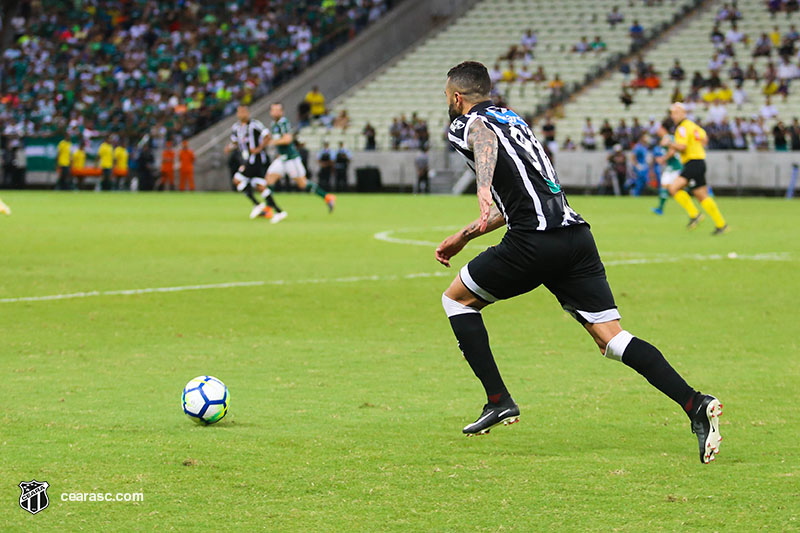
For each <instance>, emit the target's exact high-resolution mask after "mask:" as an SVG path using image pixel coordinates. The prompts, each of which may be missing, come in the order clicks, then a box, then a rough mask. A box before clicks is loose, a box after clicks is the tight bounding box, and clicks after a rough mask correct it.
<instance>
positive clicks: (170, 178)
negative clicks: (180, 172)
mask: <svg viewBox="0 0 800 533" xmlns="http://www.w3.org/2000/svg"><path fill="white" fill-rule="evenodd" d="M167 185H169V189H170V190H171V191H174V190H175V150H173V149H172V141H167V143H166V145H165V146H164V151H163V152H161V179H159V180H158V186H157V188H158V189H163V190H166V189H167Z"/></svg>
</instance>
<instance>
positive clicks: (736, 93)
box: [733, 83, 747, 109]
mask: <svg viewBox="0 0 800 533" xmlns="http://www.w3.org/2000/svg"><path fill="white" fill-rule="evenodd" d="M746 101H747V91H745V90H744V87H742V85H741V84H739V83H737V84H736V87H735V88H734V89H733V103H734V104H735V105H736V109H741V108H742V104H744V103H745V102H746Z"/></svg>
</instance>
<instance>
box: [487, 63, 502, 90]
mask: <svg viewBox="0 0 800 533" xmlns="http://www.w3.org/2000/svg"><path fill="white" fill-rule="evenodd" d="M502 77H503V71H502V69H501V68H500V63H495V64H494V67H492V70H490V71H489V79H490V80H492V85H495V84H497V82H498V81H500V78H502Z"/></svg>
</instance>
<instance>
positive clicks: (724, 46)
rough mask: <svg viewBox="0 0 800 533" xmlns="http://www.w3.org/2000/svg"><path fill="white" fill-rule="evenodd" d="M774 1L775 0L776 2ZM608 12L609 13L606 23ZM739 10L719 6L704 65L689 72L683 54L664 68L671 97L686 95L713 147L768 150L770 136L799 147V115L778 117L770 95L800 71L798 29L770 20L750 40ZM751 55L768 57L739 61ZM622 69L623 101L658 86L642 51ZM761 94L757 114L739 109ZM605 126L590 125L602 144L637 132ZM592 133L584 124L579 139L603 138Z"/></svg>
mask: <svg viewBox="0 0 800 533" xmlns="http://www.w3.org/2000/svg"><path fill="white" fill-rule="evenodd" d="M766 4H767V6H768V7H769V8H770V10H771V11H773V14H774V13H775V12H778V11H785V12H786V13H787V16H789V15H791V13H792V12H793V11H794V8H792V7H791V5H788V4H787V2H766ZM779 4H780V7H779V8H776V7H777V6H778V5H779ZM612 13H613V12H612ZM612 13H609V23H611V15H612ZM742 18H743V15H742V12H741V10H740V9H739V7H738V6H737V3H736V2H735V1H733V2H731V3H726V4H723V5H722V6H721V7H720V8H719V10H718V11H717V13H716V16H715V20H714V26H713V28H712V29H711V33H710V35H709V39H710V41H711V43H712V44H713V46H714V51H713V53H712V55H711V57H710V58H709V62H708V70H707V71H706V72H705V74H704V73H703V72H701V71H695V72H693V73H692V75H691V76H688V74H687V72H686V71H685V69H684V68H683V65H682V64H681V61H680V59H678V58H676V59H675V60H674V62H673V65H672V66H671V67H670V68H669V70H668V72H667V74H666V76H667V77H668V79H669V81H670V82H671V83H672V84H673V87H672V90H671V93H670V98H669V101H670V102H684V104H685V105H686V108H687V111H688V113H689V116H690V118H692V119H694V120H696V121H698V122H701V124H702V125H703V126H704V128H705V129H706V130H707V132H708V134H709V147H710V148H711V149H721V150H726V149H730V150H737V149H738V150H744V149H753V150H766V149H768V147H769V145H770V140H771V141H772V142H771V144H772V146H774V148H775V149H776V150H786V149H796V148H793V147H795V146H797V144H798V143H797V142H796V141H797V135H798V131H797V126H796V119H793V120H792V123H791V124H790V123H789V121H788V120H787V119H785V118H784V119H783V120H781V117H780V116H779V113H778V110H777V108H776V106H775V105H774V103H773V100H774V99H775V98H776V97H780V98H782V100H783V101H784V102H785V101H786V100H787V97H788V96H789V92H790V87H791V86H792V82H793V80H797V79H798V78H800V53H798V50H797V49H798V45H800V32H798V30H797V27H796V25H794V24H790V25H789V27H788V29H787V30H786V31H785V32H783V33H781V32H780V31H779V28H778V26H775V27H774V28H773V29H772V31H770V32H765V33H762V34H761V35H760V36H759V37H758V39H756V40H754V41H753V40H751V39H750V37H749V36H748V35H746V34H744V33H743V32H742V31H740V29H739V25H738V22H739V21H741V20H742ZM737 52H738V54H737ZM748 55H749V56H750V57H762V56H763V57H768V58H770V60H769V61H767V62H766V64H765V65H763V67H762V68H758V67H757V66H756V62H755V61H752V59H751V60H750V61H744V58H746V57H747V56H748ZM773 57H775V60H774V61H773V60H772V58H773ZM740 60H742V62H741V63H740ZM745 64H747V66H744V65H745ZM620 72H622V73H623V74H624V79H625V81H624V83H623V85H622V89H621V92H620V94H619V100H620V102H621V104H622V105H623V106H624V108H625V109H628V108H629V107H630V106H631V105H632V104H633V103H634V102H635V100H636V92H637V90H641V89H646V90H648V91H651V92H652V91H653V90H654V89H658V88H660V87H662V74H661V73H660V72H658V71H657V70H656V68H655V66H654V65H653V64H652V63H646V62H645V61H644V60H643V58H642V56H641V55H639V56H637V57H636V58H635V59H634V60H633V61H632V62H628V61H623V62H622V63H621V65H620ZM746 82H751V83H746ZM753 86H755V87H753ZM751 93H756V94H751ZM762 99H763V102H764V104H763V106H762V107H761V108H760V110H759V112H758V113H757V114H756V113H754V114H752V115H750V116H741V113H738V114H737V111H741V110H742V108H743V106H744V104H745V103H747V102H754V101H755V102H758V101H759V100H762ZM631 128H632V129H633V132H634V133H633V134H632V135H627V134H626V133H625V132H624V131H625V130H626V129H631ZM602 130H603V131H602V132H600V131H599V130H598V132H595V133H596V134H598V135H599V136H600V137H602V144H603V145H604V146H605V147H606V149H611V147H613V146H614V145H615V144H618V143H620V144H621V145H622V146H623V147H625V145H626V142H625V141H626V140H628V139H629V138H631V137H632V138H636V134H635V133H636V130H637V128H636V127H635V126H631V127H630V128H629V127H628V126H626V125H624V124H620V125H617V126H616V127H613V126H611V125H610V124H607V123H606V124H603V127H602ZM592 137H593V136H592V135H588V136H587V129H586V128H584V141H583V142H582V143H581V144H582V145H584V147H585V148H586V147H587V146H586V145H587V138H588V144H589V145H592V146H596V145H599V144H601V143H600V141H599V140H597V139H593V138H592ZM588 149H591V148H588Z"/></svg>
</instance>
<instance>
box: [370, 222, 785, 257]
mask: <svg viewBox="0 0 800 533" xmlns="http://www.w3.org/2000/svg"><path fill="white" fill-rule="evenodd" d="M457 229H461V226H439V227H434V228H402V229H395V230H387V231H380V232H378V233H376V234H374V235H373V237H374V238H375V239H377V240H379V241H384V242H390V243H393V244H409V245H412V246H426V247H427V246H430V247H433V248H436V247H437V246H439V243H438V242H433V241H421V240H416V239H401V238H399V237H395V236H394V235H395V234H397V233H413V232H421V231H442V232H446V231H454V230H457ZM488 246H489V245H488V244H485V245H477V244H468V245H467V246H465V248H474V249H480V250H485V249H486V248H488ZM600 255H601V256H602V257H626V258H628V259H617V260H611V261H603V264H604V265H606V266H614V265H646V264H655V263H675V262H678V261H686V260H694V261H717V260H721V259H744V260H750V261H791V256H790V254H789V253H788V252H767V253H761V254H737V253H735V252H730V253H729V254H725V255H723V254H708V255H703V254H669V253H648V252H602V253H601V254H600ZM637 257H638V258H637Z"/></svg>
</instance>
